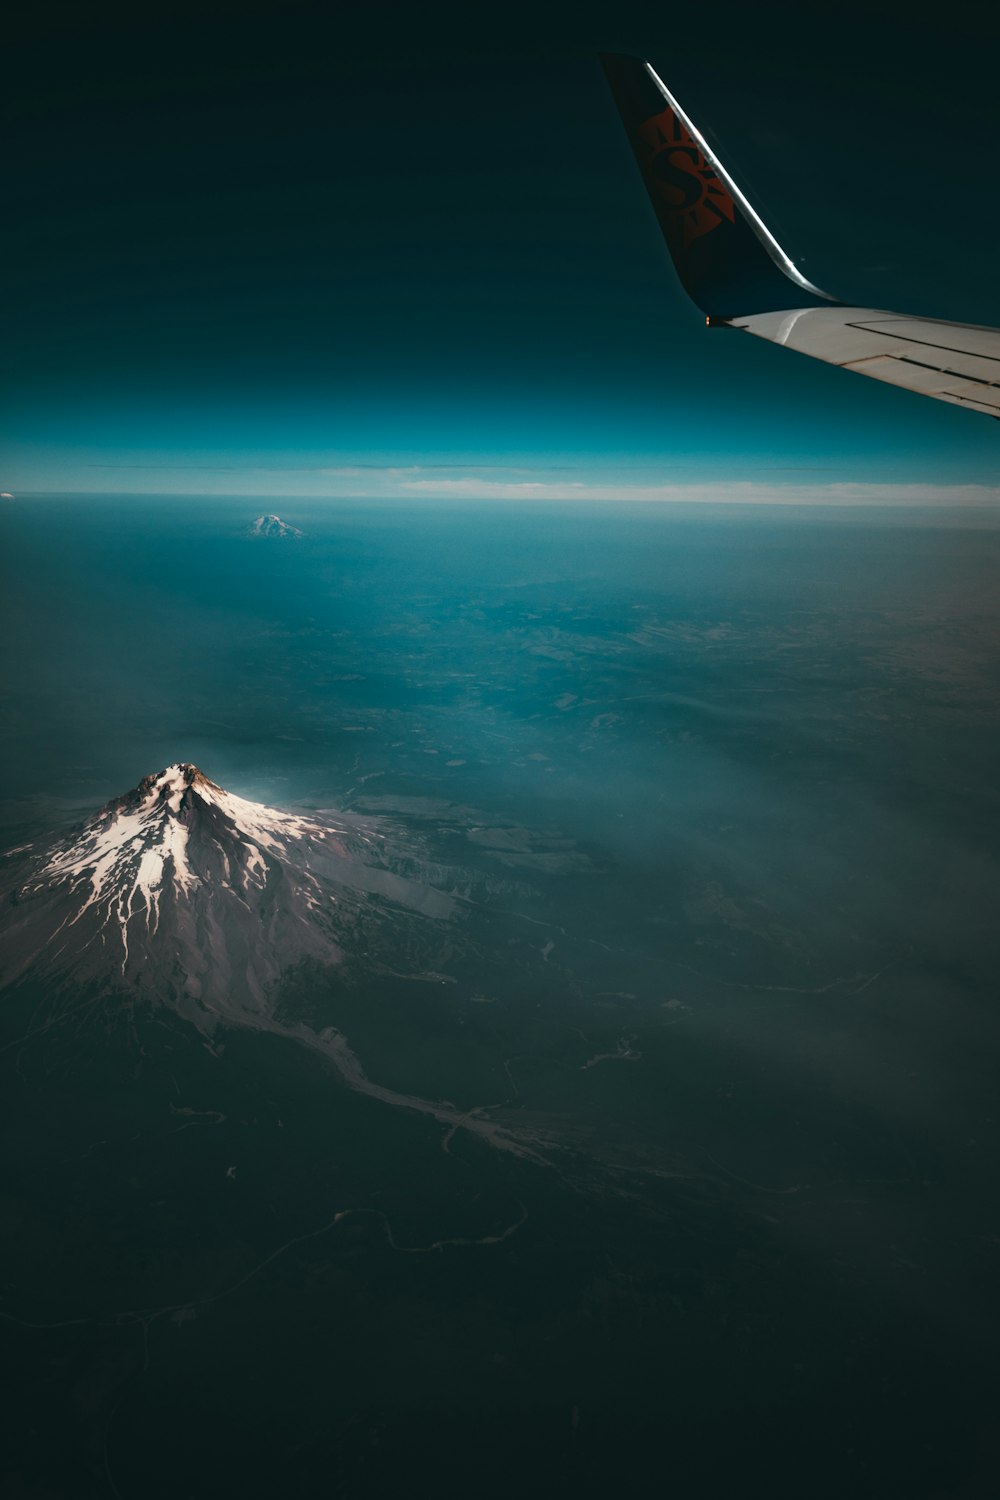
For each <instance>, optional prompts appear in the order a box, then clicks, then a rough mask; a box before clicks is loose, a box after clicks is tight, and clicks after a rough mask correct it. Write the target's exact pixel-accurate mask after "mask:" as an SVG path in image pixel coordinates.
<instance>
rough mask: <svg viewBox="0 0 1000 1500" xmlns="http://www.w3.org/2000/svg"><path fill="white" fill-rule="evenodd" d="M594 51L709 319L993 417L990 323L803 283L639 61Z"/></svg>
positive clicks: (997, 374)
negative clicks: (917, 312)
mask: <svg viewBox="0 0 1000 1500" xmlns="http://www.w3.org/2000/svg"><path fill="white" fill-rule="evenodd" d="M601 60H602V62H603V64H604V70H605V72H606V74H607V77H608V82H609V83H610V85H611V90H612V93H613V94H614V97H615V102H616V104H617V105H618V112H619V114H620V115H621V117H622V123H623V124H624V126H625V130H626V133H627V135H628V138H629V141H630V142H631V145H632V150H633V151H634V153H635V157H636V161H637V162H638V164H639V169H640V171H641V172H642V176H643V180H644V181H645V184H646V191H647V192H648V194H649V197H650V201H651V203H652V205H653V209H654V211H655V213H656V217H657V219H658V220H659V224H660V229H661V230H662V232H663V237H664V239H665V240H666V242H667V248H668V249H669V251H670V254H671V256H672V257H673V262H674V265H675V267H676V269H677V274H678V276H679V277H680V280H681V283H682V285H683V287H684V289H685V291H686V292H687V293H688V295H689V296H690V297H691V298H692V300H693V301H694V302H695V303H697V305H698V306H699V307H700V308H701V310H702V312H704V313H705V315H706V322H707V323H708V324H709V326H710V327H716V326H720V325H721V326H725V327H730V328H741V329H743V330H744V331H745V332H746V333H752V334H755V335H756V337H757V338H762V339H767V340H768V341H769V342H771V343H773V344H781V345H783V346H784V347H785V348H786V349H797V350H798V351H799V353H800V354H809V355H812V357H813V358H814V359H822V360H825V361H826V363H827V364H832V365H840V366H841V368H842V369H845V370H854V371H856V372H857V374H859V375H870V376H872V378H873V379H875V380H884V381H886V382H887V383H888V384H889V385H898V386H903V387H905V388H906V389H907V390H911V391H916V392H917V393H918V394H919V395H922V396H933V397H934V398H935V400H938V401H950V402H952V403H953V404H954V405H957V406H967V407H969V408H970V409H971V410H972V411H981V412H986V413H987V414H988V415H989V416H991V417H1000V329H996V328H979V327H976V326H974V325H972V324H968V323H947V322H944V321H942V320H941V319H937V318H913V317H907V316H905V315H904V314H902V313H894V312H886V311H884V310H882V309H879V308H874V307H850V306H848V305H846V304H845V303H843V302H838V301H837V299H836V298H835V297H831V296H829V295H828V294H827V293H826V292H823V291H821V290H820V289H819V287H816V286H813V285H812V283H811V282H809V281H807V280H806V279H805V277H804V276H803V275H802V273H801V272H800V271H799V269H798V267H797V266H796V265H795V264H794V262H793V261H792V260H791V259H790V258H789V257H788V256H787V255H786V254H785V252H784V250H782V248H781V246H780V245H779V244H778V242H777V240H776V239H775V238H774V235H773V234H771V232H770V230H769V229H768V228H767V226H766V225H765V224H764V222H763V220H762V219H761V217H760V215H759V214H758V213H757V212H756V211H755V210H754V209H753V208H752V206H751V205H750V203H749V202H748V201H747V199H746V197H745V195H744V194H743V193H742V192H741V191H740V189H739V188H738V187H737V186H736V184H735V182H734V181H733V179H732V178H731V177H730V175H729V173H728V172H727V171H726V169H725V167H724V166H723V165H722V163H721V162H720V161H719V158H718V156H717V155H716V154H715V152H714V151H713V150H712V149H711V147H710V146H709V145H708V142H707V141H706V140H705V138H704V136H703V135H702V134H701V133H700V131H699V130H698V128H697V126H695V125H694V124H693V123H692V121H691V120H690V119H689V117H688V116H687V115H686V114H685V113H684V111H683V110H682V109H681V107H680V105H679V104H678V103H677V100H676V99H675V98H674V97H673V95H672V94H671V93H670V91H669V89H668V88H667V86H666V84H665V83H664V82H663V80H662V79H661V78H659V77H658V76H657V74H656V73H655V72H654V71H653V69H652V68H651V67H650V65H649V63H647V62H642V61H641V60H640V59H639V58H635V57H622V56H620V55H618V54H605V55H604V56H603V57H602V59H601Z"/></svg>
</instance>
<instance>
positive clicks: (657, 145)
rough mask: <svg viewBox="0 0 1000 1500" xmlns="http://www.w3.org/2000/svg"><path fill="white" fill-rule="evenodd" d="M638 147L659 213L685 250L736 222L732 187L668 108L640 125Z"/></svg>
mask: <svg viewBox="0 0 1000 1500" xmlns="http://www.w3.org/2000/svg"><path fill="white" fill-rule="evenodd" d="M636 148H637V151H638V154H639V158H640V160H641V162H642V169H643V173H644V175H645V178H646V181H647V183H648V184H649V190H650V194H651V196H652V198H653V202H654V203H655V204H656V206H657V211H658V212H659V214H660V215H661V217H662V218H663V220H664V221H665V223H666V225H667V226H668V227H669V228H670V230H671V231H672V233H673V234H675V235H679V237H680V240H681V243H682V245H689V244H690V243H691V241H692V240H696V239H700V237H701V236H702V235H703V234H709V233H711V231H712V230H713V229H717V228H718V227H719V225H720V224H721V223H722V221H723V219H728V220H729V222H730V223H733V222H734V220H735V217H736V207H735V205H734V203H733V200H732V197H731V196H730V194H729V190H728V188H726V186H725V184H724V183H723V182H721V181H720V179H719V176H718V174H717V173H716V170H715V168H714V167H713V166H712V164H711V162H709V161H708V159H707V158H706V156H705V153H704V152H703V151H702V149H701V147H700V146H699V144H698V142H697V141H696V140H695V139H694V137H693V136H692V135H691V133H690V131H689V130H688V129H687V127H686V126H685V125H684V124H683V122H682V121H681V120H679V119H678V117H677V115H676V114H675V113H674V111H673V110H672V109H671V108H670V106H669V105H668V106H667V108H666V109H665V110H663V112H662V113H661V114H658V115H652V116H651V117H650V119H648V120H644V121H643V123H642V124H641V125H640V126H639V128H638V130H637V131H636Z"/></svg>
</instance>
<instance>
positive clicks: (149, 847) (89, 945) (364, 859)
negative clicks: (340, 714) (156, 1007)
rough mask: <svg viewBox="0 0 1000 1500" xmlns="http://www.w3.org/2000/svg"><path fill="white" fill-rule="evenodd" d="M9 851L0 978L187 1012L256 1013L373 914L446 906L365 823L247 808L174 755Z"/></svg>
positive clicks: (336, 951)
mask: <svg viewBox="0 0 1000 1500" xmlns="http://www.w3.org/2000/svg"><path fill="white" fill-rule="evenodd" d="M13 858H14V860H15V862H16V865H15V876H16V879H15V882H14V883H13V884H12V885H11V886H10V887H9V894H8V896H7V899H6V901H5V902H4V903H3V907H2V908H0V929H2V937H3V950H4V967H3V970H2V971H0V981H2V982H8V981H10V980H11V979H13V978H16V977H18V976H19V975H21V974H23V973H24V972H25V971H27V970H32V969H34V970H38V971H39V972H47V973H52V974H55V975H59V974H65V975H67V976H71V977H72V978H73V979H74V980H88V979H92V980H111V981H114V982H115V983H116V984H117V985H119V986H121V985H124V986H125V987H127V988H129V989H133V990H137V991H140V992H142V993H144V994H145V995H147V996H148V997H149V998H150V999H151V1000H155V1001H161V1002H167V1003H173V1004H174V1005H176V1006H177V1007H178V1008H180V1009H181V1010H182V1011H184V1013H185V1014H188V1015H190V1016H192V1018H194V1017H195V1016H196V1015H198V1014H199V1013H201V1014H204V1012H206V1011H207V1012H209V1013H211V1014H213V1015H216V1016H230V1017H232V1018H233V1019H236V1018H241V1019H244V1020H245V1019H246V1017H247V1013H248V1012H250V1013H257V1014H263V1012H264V1011H265V1009H266V1005H267V1001H268V997H269V995H270V993H271V992H272V990H273V987H274V985H275V983H276V981H277V980H278V979H279V978H280V977H281V975H282V974H283V973H284V972H285V971H286V970H287V969H288V968H289V967H291V966H293V965H295V964H297V963H299V962H301V961H302V960H303V959H312V960H316V961H319V962H320V963H323V964H335V963H337V962H339V961H340V959H341V957H342V954H343V946H344V940H345V938H346V939H349V938H350V937H351V936H352V934H353V933H354V932H355V931H356V929H357V927H358V925H359V923H361V924H363V923H364V921H365V918H366V916H369V915H371V911H372V908H373V907H377V908H378V910H379V911H382V912H384V911H386V910H397V911H398V910H402V911H406V910H407V909H408V910H410V911H418V912H420V913H421V914H422V915H423V916H429V917H432V918H447V917H449V916H451V915H452V913H453V911H454V907H455V903H454V901H453V900H452V899H451V898H450V897H448V896H446V895H444V894H443V893H441V892H440V891H437V890H435V889H434V888H433V887H432V886H429V885H427V884H425V883H423V882H420V881H417V880H413V879H411V878H410V877H409V875H408V874H405V873H399V869H398V868H395V869H394V868H393V861H392V859H391V857H390V855H389V853H388V851H387V846H386V838H385V835H384V833H382V832H380V831H379V830H377V829H376V828H375V827H374V825H372V824H371V822H370V821H369V822H367V823H365V822H363V821H360V820H351V819H350V818H346V817H343V818H333V817H328V816H326V815H325V814H319V813H310V814H309V815H308V816H306V815H299V814H294V813H289V812H282V811H279V810H278V809H276V808H272V807H266V806H264V805H262V804H260V803H256V802H249V801H246V800H245V799H244V798H242V797H236V796H233V795H232V794H231V793H230V792H227V791H224V790H223V788H222V787H220V786H217V785H216V784H215V783H214V782H213V781H209V779H208V777H207V776H204V775H203V774H202V773H201V771H199V770H198V768H197V767H196V766H193V765H187V764H178V765H172V766H168V767H167V768H166V770H164V771H160V772H157V773H155V774H153V775H150V776H146V777H144V778H143V780H142V781H140V782H139V784H138V786H137V787H135V788H134V790H132V791H130V792H127V793H126V794H125V795H124V796H122V797H119V798H117V799H116V800H115V801H113V802H110V803H108V805H107V806H106V807H104V808H102V809H101V811H100V812H98V813H97V814H95V816H93V817H92V818H90V819H89V820H88V821H87V822H86V823H84V824H83V826H82V827H81V828H80V829H79V830H78V831H77V832H75V833H74V834H72V835H71V836H70V837H68V838H65V839H63V840H60V841H58V842H57V843H55V844H52V845H48V846H46V847H44V848H39V849H36V848H33V847H30V846H29V847H28V848H25V849H21V850H18V851H14V855H13Z"/></svg>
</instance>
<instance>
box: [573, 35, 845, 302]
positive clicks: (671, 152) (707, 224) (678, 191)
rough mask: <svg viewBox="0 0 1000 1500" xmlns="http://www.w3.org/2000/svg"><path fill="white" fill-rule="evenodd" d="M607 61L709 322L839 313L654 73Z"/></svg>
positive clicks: (657, 201) (658, 204)
mask: <svg viewBox="0 0 1000 1500" xmlns="http://www.w3.org/2000/svg"><path fill="white" fill-rule="evenodd" d="M601 61H602V63H603V65H604V71H605V73H606V75H607V79H608V83H609V84H610V85H611V91H612V93H613V94H614V97H615V103H616V104H617V105H618V112H619V114H620V115H621V118H622V124H623V125H624V126H625V131H626V134H627V135H628V138H629V141H630V143H631V146H632V150H633V152H634V153H635V158H636V161H637V162H638V164H639V170H640V171H641V172H642V176H643V181H644V182H645V184H646V191H647V192H648V194H649V198H650V202H651V203H652V205H653V210H654V212H655V213H656V217H657V219H658V220H659V224H660V229H661V230H662V232H663V238H664V239H665V240H666V242H667V248H668V249H669V251H670V254H671V256H672V258H673V262H674V265H675V267H676V269H677V274H678V276H679V277H680V279H681V282H682V284H683V286H684V289H685V291H686V292H687V293H688V295H689V296H690V297H691V299H692V300H693V301H694V302H696V303H697V305H698V306H699V307H700V308H701V309H702V311H703V312H704V313H705V314H706V315H707V318H708V321H709V322H710V323H715V322H720V323H726V322H728V321H729V320H730V319H731V318H734V317H745V316H749V315H753V314H756V313H766V312H778V311H786V310H787V309H789V308H806V307H829V306H830V305H831V304H834V305H837V304H836V299H835V298H833V297H830V296H828V294H827V293H826V292H823V291H821V290H820V289H819V287H816V286H813V285H812V283H811V282H809V281H807V280H806V278H805V277H804V276H803V275H802V273H801V272H800V271H799V270H798V268H797V266H796V265H795V263H794V262H793V261H792V260H791V259H790V258H789V257H788V256H787V255H786V254H785V252H784V251H783V250H782V248H781V246H780V245H779V244H778V242H777V240H776V239H775V238H774V236H773V235H772V234H771V232H770V230H769V229H768V228H767V226H766V225H765V224H764V222H763V220H762V219H761V217H760V215H759V214H758V213H757V212H756V210H755V209H754V208H753V207H752V206H751V204H750V203H749V201H748V200H747V198H746V196H745V195H744V194H743V193H742V192H741V191H740V189H739V188H738V187H737V186H736V184H735V182H734V181H733V179H732V178H731V177H730V176H729V173H728V172H727V171H726V170H725V168H724V167H723V166H722V163H721V162H720V161H719V159H718V157H717V156H716V154H715V152H714V151H713V150H712V149H711V147H710V146H709V145H708V142H707V141H706V140H705V138H704V136H703V135H702V134H701V132H700V131H699V130H698V128H697V126H695V125H694V124H693V122H692V121H691V120H690V119H689V117H688V116H687V115H686V114H685V113H684V111H683V110H682V109H681V107H680V105H679V104H678V103H677V101H676V99H675V98H674V97H673V95H672V94H671V93H670V91H669V89H668V88H667V86H666V84H665V83H664V82H663V81H662V79H660V78H659V77H658V76H657V74H656V73H655V72H654V71H653V69H652V68H651V67H650V65H649V63H647V62H643V61H642V60H641V59H640V58H637V57H624V56H622V55H620V54H618V53H605V54H604V55H603V56H602V58H601ZM790 283H791V284H790Z"/></svg>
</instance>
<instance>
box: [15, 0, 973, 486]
mask: <svg viewBox="0 0 1000 1500" xmlns="http://www.w3.org/2000/svg"><path fill="white" fill-rule="evenodd" d="M24 9H25V12H26V13H25V14H23V15H22V16H21V17H20V18H19V20H18V21H17V22H16V23H15V27H14V32H13V33H12V34H11V35H9V37H8V39H7V46H6V54H7V67H6V78H5V89H4V92H5V96H6V97H5V100H4V109H5V113H6V116H7V120H6V124H5V140H6V142H7V151H6V162H5V165H4V167H3V173H4V201H5V205H6V206H5V214H4V223H3V226H2V238H3V245H4V261H5V267H6V274H5V277H4V282H5V290H4V291H3V294H2V295H3V301H4V304H5V305H4V324H5V333H4V337H3V341H2V350H0V382H2V391H0V405H2V412H3V418H2V446H0V488H2V489H4V490H11V491H14V492H15V493H16V494H18V495H21V494H30V493H33V492H34V493H38V492H72V493H76V492H82V493H85V492H94V491H98V492H107V493H110V492H117V491H121V492H124V493H142V492H154V493H173V492H176V493H186V494H202V493H205V494H211V493H245V494H253V495H261V496H268V497H273V498H274V499H275V500H277V499H280V498H281V497H282V496H294V495H308V496H313V497H322V496H325V495H330V496H339V495H365V494H372V495H382V494H393V495H396V494H398V495H402V496H410V497H417V496H430V495H434V494H438V493H440V494H443V495H446V496H451V497H456V498H463V497H464V498H467V499H469V500H475V499H477V498H489V497H495V498H505V497H507V496H514V497H521V498H531V497H532V496H535V495H538V496H542V497H544V496H553V497H565V498H567V499H584V498H588V497H593V498H600V499H603V498H613V497H614V496H616V495H618V494H622V495H624V496H625V497H627V498H634V499H656V498H683V497H684V496H686V495H687V496H690V497H691V498H702V499H712V498H719V497H721V496H722V495H723V494H728V495H732V494H733V493H734V492H733V486H734V485H742V486H743V488H742V490H740V491H739V495H738V496H737V497H739V496H742V498H745V499H754V498H764V499H767V498H775V497H777V498H789V497H793V498H800V499H808V498H821V499H825V498H834V499H837V500H838V502H839V501H847V502H848V503H863V502H865V501H866V500H868V499H872V498H875V499H879V498H888V499H892V498H896V499H898V498H900V497H902V498H906V497H909V498H910V499H914V500H919V501H920V502H921V503H927V502H928V501H930V502H933V501H936V500H941V501H951V502H968V501H973V502H982V503H991V504H992V503H997V501H1000V459H998V454H1000V448H998V443H1000V432H998V430H997V428H996V424H995V423H993V422H991V421H990V420H989V419H988V418H986V417H983V416H978V415H974V414H971V413H969V412H966V411H961V410H958V409H954V408H950V407H948V406H947V405H945V404H943V403H940V402H931V401H927V400H924V399H921V398H919V397H916V396H913V395H912V394H910V393H908V392H904V391H898V390H893V389H890V388H888V387H884V386H881V385H878V384H876V383H874V382H871V381H866V380H861V379H858V378H856V377H854V376H851V375H847V374H845V373H843V372H841V371H837V370H834V369H830V368H827V367H825V366H823V365H821V364H819V363H818V362H816V361H811V360H804V359H800V358H798V357H796V356H794V355H792V354H790V353H787V352H783V351H780V350H777V349H774V348H772V347H769V346H767V345H764V344H761V343H759V341H756V340H752V339H748V338H741V337H739V336H737V335H736V334H734V333H732V332H730V331H728V330H724V329H719V330H706V328H705V326H704V320H703V318H702V316H701V315H700V313H699V312H698V310H697V309H696V308H695V307H694V306H693V305H692V304H691V303H690V302H689V301H688V300H687V298H686V297H685V295H684V293H683V292H682V290H681V288H680V286H679V284H678V283H677V280H676V278H675V276H674V273H673V269H672V267H671V265H670V262H669V259H668V256H667V253H666V250H665V248H664V247H663V245H662V243H661V241H660V238H659V233H658V230H657V227H656V224H655V221H654V219H653V215H652V213H651V211H650V208H649V206H648V204H647V201H646V198H645V194H644V192H643V189H642V187H641V184H640V182H639V179H638V174H637V172H636V170H635V166H634V164H633V162H632V159H631V155H630V152H629V148H628V145H627V143H626V141H625V138H624V134H623V132H622V130H621V126H620V124H619V122H618V118H617V115H616V112H615V109H614V106H613V103H612V101H611V99H610V96H609V93H608V90H607V86H606V84H605V82H604V78H603V75H602V72H601V69H600V67H599V64H598V62H597V54H598V53H599V52H600V51H602V50H617V51H626V52H632V53H641V54H643V55H645V56H646V57H648V58H649V60H650V61H652V62H653V64H654V65H655V66H656V67H657V69H658V71H659V72H660V73H661V75H662V76H663V77H664V79H665V80H666V81H667V83H668V85H669V86H670V87H671V88H672V89H673V90H674V92H675V93H676V94H677V96H678V97H679V99H680V101H681V104H682V105H683V106H684V107H685V108H686V109H687V110H688V112H689V113H691V114H692V115H693V117H694V118H695V119H696V121H697V122H698V123H699V125H700V126H701V127H702V128H703V130H704V131H705V133H706V134H707V135H708V136H709V139H710V140H712V141H713V142H714V144H715V145H716V146H717V147H718V149H719V152H720V155H721V157H722V160H723V161H724V162H725V163H726V165H727V167H728V168H729V169H730V171H731V172H732V173H733V175H734V176H735V177H736V180H737V181H738V182H739V183H740V185H741V186H742V187H743V188H744V189H745V191H746V192H747V193H748V195H749V197H750V199H751V201H752V202H753V203H754V205H755V207H756V208H757V209H758V210H759V211H760V212H761V213H762V214H763V217H764V218H765V221H766V222H767V223H768V225H769V227H771V228H772V229H773V230H774V232H775V233H776V234H777V236H778V239H779V240H780V242H781V243H782V245H783V246H784V247H785V248H786V249H787V250H789V252H790V253H791V254H792V255H793V256H794V257H795V258H796V259H797V261H798V262H799V264H800V265H801V266H802V269H803V270H804V272H805V273H806V274H807V275H808V276H809V277H810V279H811V280H813V281H815V282H817V283H818V284H819V285H820V286H822V287H824V288H826V289H827V290H829V291H831V292H833V293H834V294H836V295H838V296H841V297H843V298H845V299H849V300H852V301H857V302H860V303H863V304H867V305H874V306H886V307H891V308H893V309H896V310H899V311H903V312H914V313H920V314H925V315H929V316H938V317H945V318H954V319H959V320H962V321H969V322H976V323H984V324H991V325H1000V287H998V285H997V282H996V277H995V270H994V264H993V261H994V245H995V242H996V232H997V228H998V224H997V219H998V214H1000V211H998V208H997V194H996V187H995V179H996V172H995V159H996V152H997V145H998V141H1000V110H998V107H997V104H996V102H995V101H996V89H995V77H994V74H993V58H994V57H995V55H996V47H997V43H998V41H1000V13H990V12H988V9H987V8H986V7H983V6H982V5H981V4H978V3H977V4H975V5H970V4H966V3H957V4H952V5H950V6H949V7H948V10H947V18H946V19H944V18H943V16H942V14H941V13H938V14H937V15H933V14H931V13H930V12H928V13H927V14H926V15H925V14H923V12H922V11H919V10H918V9H917V8H915V7H911V6H909V5H907V6H903V5H895V4H889V3H887V0H876V3H874V4H864V5H862V4H857V3H853V0H851V3H845V4H840V5H837V6H835V7H834V6H823V5H818V6H814V7H811V8H801V7H799V6H793V5H783V4H774V5H770V6H768V7H765V8H761V7H749V6H746V5H745V4H742V3H740V4H736V3H733V0H719V3H717V4H713V6H712V7H710V8H706V9H702V8H701V7H697V8H695V7H689V8H687V9H685V10H682V11H678V8H677V7H675V6H670V5H666V4H663V3H660V4H656V5H653V4H649V3H645V0H643V3H631V0H620V3H615V4H612V3H602V4H597V3H589V4H588V3H586V0H584V3H576V4H570V3H565V0H552V3H548V4H546V5H544V6H543V7H539V6H538V5H537V4H536V5H530V6H529V5H525V4H523V3H522V0H512V3H511V4H508V5H505V6H504V7H503V8H500V9H498V8H495V7H485V6H484V7H478V8H471V9H470V8H469V7H467V6H463V7H459V6H457V5H446V4H433V3H432V4H430V5H428V6H426V7H416V6H408V7H402V6H388V7H386V6H371V7H367V8H366V13H365V14H364V15H362V14H360V7H352V8H351V10H352V14H350V15H348V16H346V17H345V15H344V14H342V13H340V12H341V11H342V10H343V9H344V8H343V7H339V6H332V5H323V6H318V5H306V4H301V3H295V0H292V3H287V4H283V5H277V4H270V5H254V4H252V3H242V4H240V5H238V6H226V5H221V4H218V3H211V0H209V3H204V4H199V5H197V6H195V5H187V4H184V3H179V4H174V5H172V6H170V7H163V8H157V9H155V10H154V9H153V8H152V7H137V6H132V7H129V8H127V9H125V8H121V9H115V8H113V7H107V6H105V7H102V6H100V5H97V6H96V7H80V6H78V5H72V6H65V7H62V6H60V5H58V4H56V5H52V6H48V7H46V8H44V10H42V9H41V8H31V14H28V13H27V10H28V8H24ZM353 12H358V13H357V14H354V13H353Z"/></svg>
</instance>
